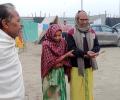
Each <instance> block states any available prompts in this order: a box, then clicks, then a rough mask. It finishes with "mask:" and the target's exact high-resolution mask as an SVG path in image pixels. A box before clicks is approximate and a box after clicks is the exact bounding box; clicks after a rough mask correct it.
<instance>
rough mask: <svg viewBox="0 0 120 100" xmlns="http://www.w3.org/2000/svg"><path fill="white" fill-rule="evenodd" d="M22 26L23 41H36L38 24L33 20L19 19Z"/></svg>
mask: <svg viewBox="0 0 120 100" xmlns="http://www.w3.org/2000/svg"><path fill="white" fill-rule="evenodd" d="M21 23H22V25H23V39H24V41H30V42H34V41H36V40H38V24H37V23H35V22H34V21H33V20H28V19H21Z"/></svg>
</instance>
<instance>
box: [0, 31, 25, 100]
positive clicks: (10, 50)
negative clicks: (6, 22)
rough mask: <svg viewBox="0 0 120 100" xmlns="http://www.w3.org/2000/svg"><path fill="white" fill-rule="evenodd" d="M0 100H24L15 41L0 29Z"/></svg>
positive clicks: (20, 69)
mask: <svg viewBox="0 0 120 100" xmlns="http://www.w3.org/2000/svg"><path fill="white" fill-rule="evenodd" d="M0 100H24V84H23V76H22V67H21V63H20V61H19V58H18V54H17V52H16V48H15V40H14V39H13V38H11V37H10V36H9V35H7V34H6V33H5V32H4V31H2V30H1V29H0Z"/></svg>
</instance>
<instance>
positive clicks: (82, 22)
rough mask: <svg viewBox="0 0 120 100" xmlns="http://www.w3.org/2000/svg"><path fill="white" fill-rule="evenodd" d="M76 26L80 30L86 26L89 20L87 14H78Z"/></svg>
mask: <svg viewBox="0 0 120 100" xmlns="http://www.w3.org/2000/svg"><path fill="white" fill-rule="evenodd" d="M78 24H79V26H80V27H81V28H84V27H86V26H88V24H89V20H88V16H87V14H86V13H85V12H80V13H79V14H78Z"/></svg>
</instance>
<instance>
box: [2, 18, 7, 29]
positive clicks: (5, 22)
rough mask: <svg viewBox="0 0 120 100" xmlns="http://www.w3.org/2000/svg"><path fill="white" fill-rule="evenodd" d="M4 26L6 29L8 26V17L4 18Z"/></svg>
mask: <svg viewBox="0 0 120 100" xmlns="http://www.w3.org/2000/svg"><path fill="white" fill-rule="evenodd" d="M2 26H3V27H4V28H6V29H7V28H8V21H7V20H6V19H3V20H2Z"/></svg>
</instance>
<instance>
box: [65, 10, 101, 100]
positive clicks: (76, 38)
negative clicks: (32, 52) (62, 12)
mask: <svg viewBox="0 0 120 100" xmlns="http://www.w3.org/2000/svg"><path fill="white" fill-rule="evenodd" d="M68 34H69V35H68V38H67V43H68V50H74V51H73V55H74V57H72V58H71V64H72V69H71V79H70V97H71V99H70V100H93V71H94V70H96V69H97V68H98V67H97V64H96V57H97V56H98V54H99V51H100V46H99V43H98V39H97V37H96V34H95V33H94V31H93V30H92V29H91V28H90V24H89V19H88V16H87V13H86V12H85V11H78V12H77V14H76V16H75V28H74V29H71V30H70V31H69V32H68Z"/></svg>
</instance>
